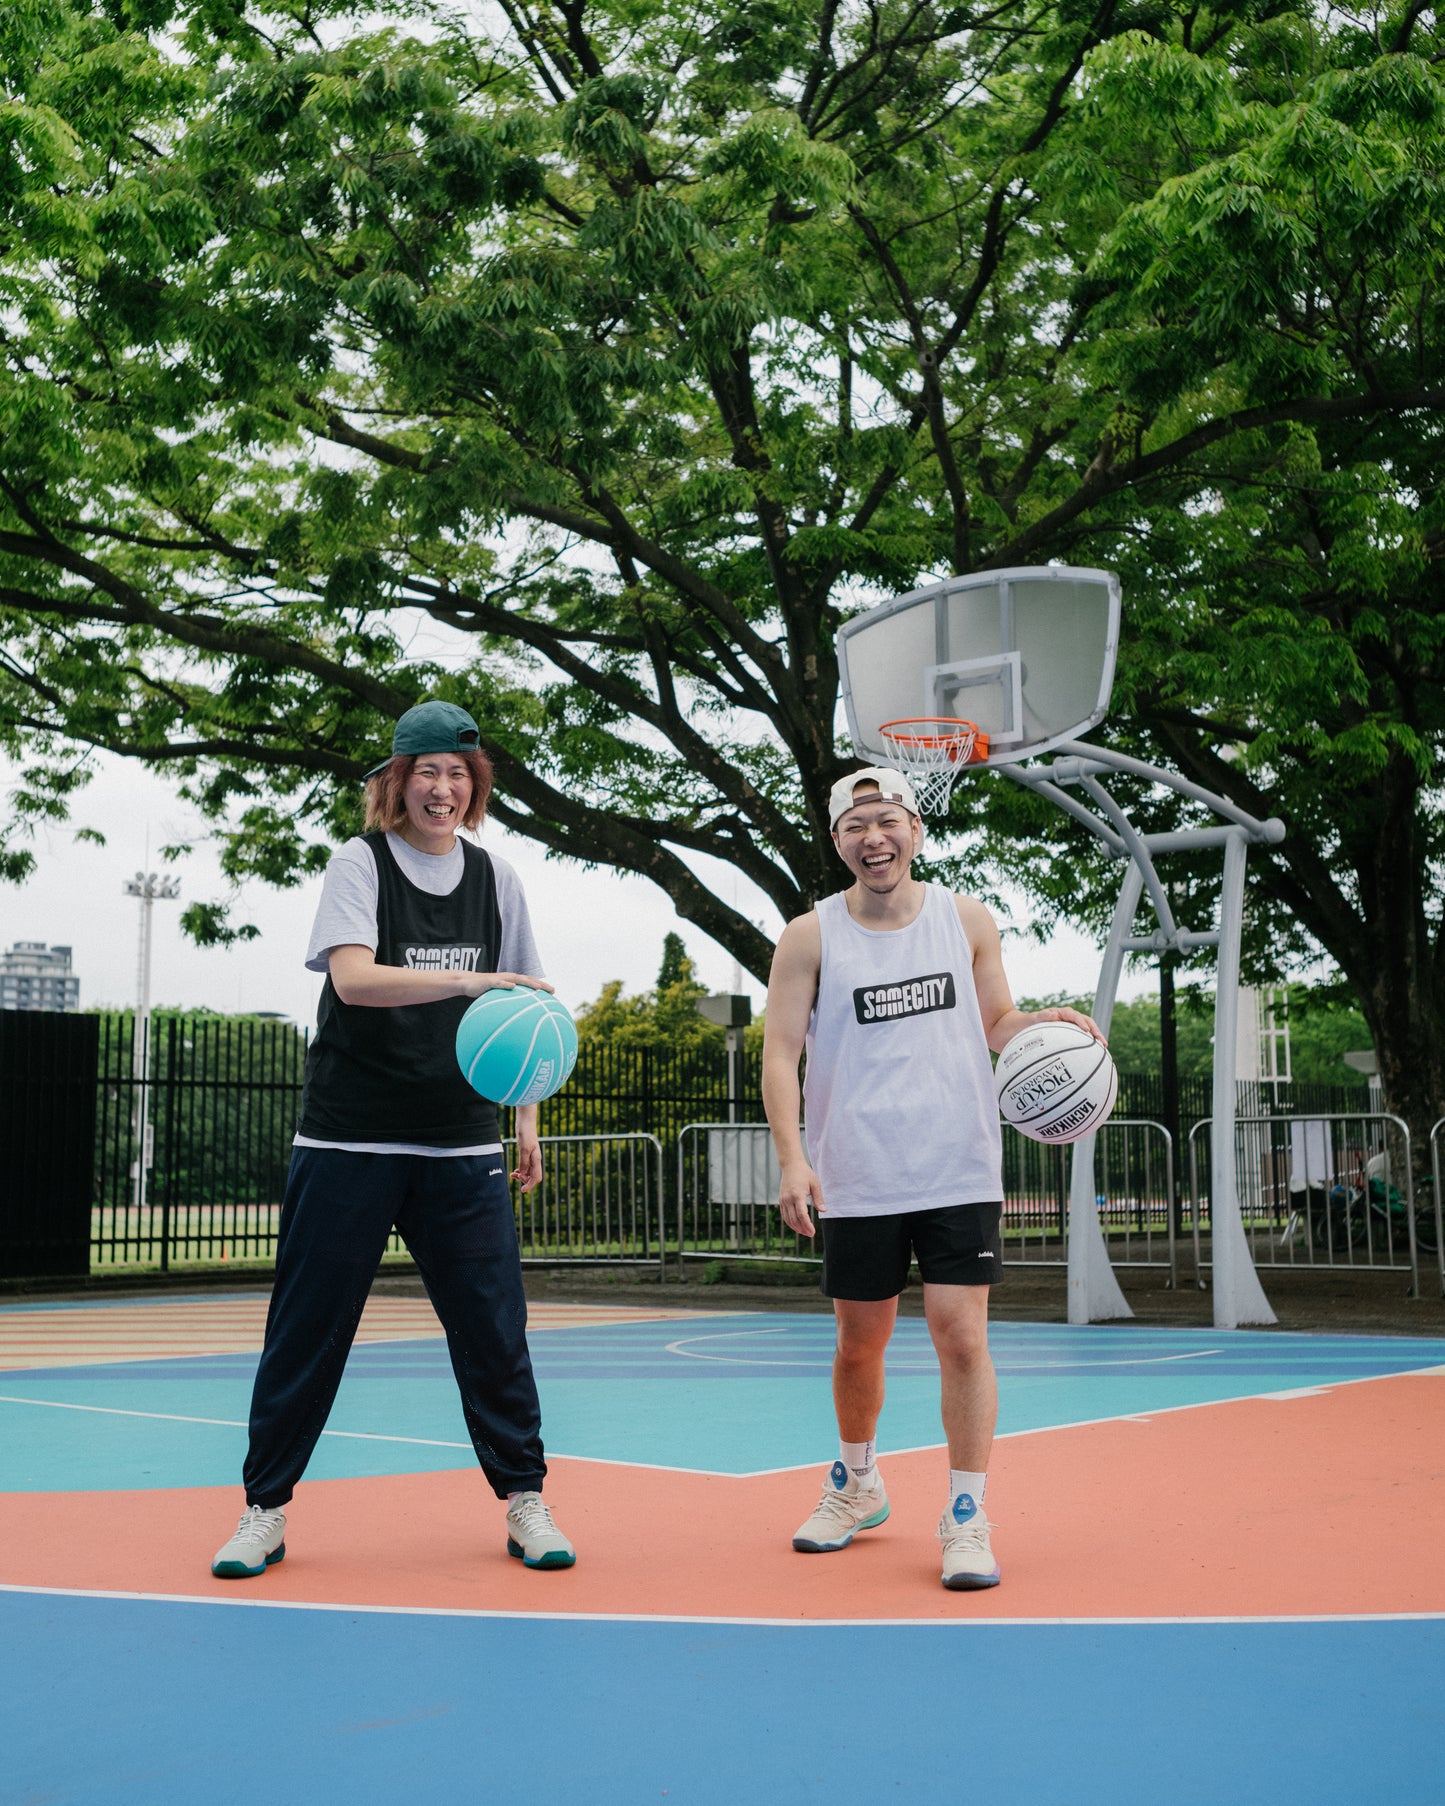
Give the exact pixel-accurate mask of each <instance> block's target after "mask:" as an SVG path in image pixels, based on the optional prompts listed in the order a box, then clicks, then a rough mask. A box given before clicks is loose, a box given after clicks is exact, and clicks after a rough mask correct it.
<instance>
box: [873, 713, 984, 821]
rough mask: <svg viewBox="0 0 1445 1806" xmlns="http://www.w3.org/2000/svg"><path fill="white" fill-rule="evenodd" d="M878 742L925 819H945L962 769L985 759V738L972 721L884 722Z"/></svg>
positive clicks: (920, 717) (936, 718) (928, 718)
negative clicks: (910, 788)
mask: <svg viewBox="0 0 1445 1806" xmlns="http://www.w3.org/2000/svg"><path fill="white" fill-rule="evenodd" d="M878 738H879V739H880V740H881V741H882V742H883V744H884V745H885V746H886V747H887V748H888V751H889V753H890V754H891V755H892V758H893V763H894V764H895V765H896V766H897V767H898V769H899V770H900V771H901V772H903V773H904V774H905V775H906V776H907V778H908V779H909V781H910V782H911V783H912V785H913V794H914V795H915V796H916V797H917V798H918V807H919V808H920V809H921V810H922V811H923V813H924V814H925V815H946V814H947V813H948V799H949V797H951V796H952V795H953V786H954V784H955V783H956V782H957V781H958V779H959V778H960V777H961V776H962V775H963V768H964V766H965V765H981V764H982V763H983V761H984V760H985V759H986V758H987V757H988V735H987V734H986V733H984V732H983V731H982V729H981V728H979V727H977V726H976V725H975V724H974V723H973V722H972V721H958V720H955V719H953V718H952V717H949V716H942V715H914V716H910V717H908V718H907V719H900V720H898V721H885V722H884V723H883V725H882V727H880V728H879V730H878Z"/></svg>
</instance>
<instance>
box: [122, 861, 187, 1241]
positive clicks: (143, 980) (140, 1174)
mask: <svg viewBox="0 0 1445 1806" xmlns="http://www.w3.org/2000/svg"><path fill="white" fill-rule="evenodd" d="M123 889H124V892H125V895H126V896H128V897H139V898H140V969H139V972H138V974H137V986H136V990H137V996H136V1011H135V1033H134V1035H133V1036H132V1037H131V1059H130V1070H131V1077H132V1078H133V1079H134V1080H135V1085H136V1107H135V1145H136V1158H135V1173H134V1177H135V1184H134V1186H133V1187H132V1189H131V1201H132V1203H133V1204H134V1206H135V1210H136V1233H137V1234H139V1233H140V1229H141V1222H140V1212H141V1211H142V1210H143V1209H144V1208H145V1201H146V1173H147V1171H148V1170H149V1167H150V1148H149V1147H148V1146H147V1143H148V1142H149V1141H150V1138H151V1128H150V1070H151V910H152V908H153V906H154V904H155V902H156V899H157V898H158V897H159V898H160V899H161V900H162V901H165V902H170V901H173V900H174V899H175V898H176V897H178V896H180V894H181V881H180V879H179V878H162V877H159V876H158V875H157V874H156V873H155V872H137V873H136V875H135V877H134V878H130V879H128V880H127V881H126V883H125V885H124V886H123Z"/></svg>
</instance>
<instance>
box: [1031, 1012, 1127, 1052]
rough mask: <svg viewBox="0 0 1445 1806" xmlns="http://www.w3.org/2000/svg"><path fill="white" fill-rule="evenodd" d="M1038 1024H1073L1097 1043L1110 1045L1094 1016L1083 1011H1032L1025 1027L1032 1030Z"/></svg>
mask: <svg viewBox="0 0 1445 1806" xmlns="http://www.w3.org/2000/svg"><path fill="white" fill-rule="evenodd" d="M1036 1022H1072V1023H1073V1025H1074V1027H1075V1028H1081V1029H1083V1031H1084V1033H1085V1034H1087V1035H1092V1036H1093V1037H1094V1039H1095V1040H1096V1041H1102V1042H1103V1043H1104V1045H1105V1046H1106V1047H1107V1046H1108V1045H1109V1037H1108V1036H1107V1035H1106V1034H1105V1033H1104V1031H1103V1029H1101V1028H1100V1027H1099V1025H1098V1023H1097V1022H1095V1020H1094V1018H1093V1017H1092V1016H1086V1015H1084V1013H1083V1012H1082V1011H1081V1010H1071V1009H1068V1008H1067V1007H1063V1008H1059V1009H1047V1010H1030V1011H1029V1012H1028V1013H1027V1015H1025V1016H1024V1027H1025V1028H1032V1027H1033V1025H1034V1023H1036ZM1016 1032H1017V1031H1016Z"/></svg>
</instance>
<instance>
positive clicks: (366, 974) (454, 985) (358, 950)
mask: <svg viewBox="0 0 1445 1806" xmlns="http://www.w3.org/2000/svg"><path fill="white" fill-rule="evenodd" d="M327 964H328V966H329V969H330V972H331V982H332V984H333V985H334V986H335V987H336V995H337V996H338V997H339V998H340V999H341V1001H342V1002H343V1003H355V1004H362V1005H367V1006H370V1007H371V1008H373V1009H383V1010H385V1009H397V1008H400V1007H401V1006H402V1005H404V1004H408V1003H441V1002H442V1001H443V1000H444V999H445V998H448V997H480V996H481V994H482V992H483V991H490V990H492V989H493V988H494V987H497V986H500V987H501V988H502V989H504V990H508V991H510V990H512V989H514V988H515V987H516V986H517V985H530V986H531V987H532V989H533V990H535V991H550V990H551V989H552V988H553V987H552V986H551V985H549V984H548V983H547V981H546V979H545V978H529V977H528V976H527V975H526V974H525V973H524V972H460V971H459V972H409V971H408V970H407V969H406V967H405V966H379V965H377V963H376V955H375V954H374V953H373V952H372V950H371V948H370V947H333V948H332V949H331V951H330V953H329V955H328V956H327Z"/></svg>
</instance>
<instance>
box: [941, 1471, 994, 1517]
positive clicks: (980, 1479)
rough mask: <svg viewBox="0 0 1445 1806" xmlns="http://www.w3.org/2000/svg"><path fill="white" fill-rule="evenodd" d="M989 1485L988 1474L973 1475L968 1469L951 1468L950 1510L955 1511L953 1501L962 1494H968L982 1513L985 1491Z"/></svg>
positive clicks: (949, 1483) (949, 1479) (949, 1485)
mask: <svg viewBox="0 0 1445 1806" xmlns="http://www.w3.org/2000/svg"><path fill="white" fill-rule="evenodd" d="M987 1485H988V1475H987V1474H971V1473H970V1472H969V1471H968V1469H967V1468H962V1467H951V1468H949V1470H948V1508H949V1510H950V1511H952V1510H953V1501H954V1500H955V1499H956V1498H957V1497H958V1496H959V1494H960V1493H966V1494H967V1495H968V1497H969V1498H970V1499H972V1500H973V1502H974V1504H975V1505H977V1506H978V1508H979V1509H980V1511H981V1510H982V1509H983V1489H984V1487H986V1486H987Z"/></svg>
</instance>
